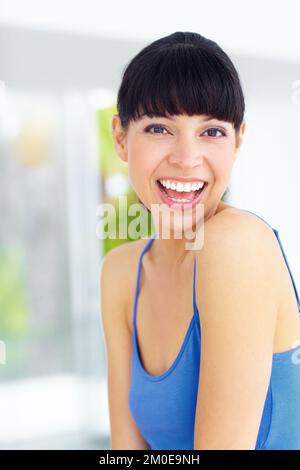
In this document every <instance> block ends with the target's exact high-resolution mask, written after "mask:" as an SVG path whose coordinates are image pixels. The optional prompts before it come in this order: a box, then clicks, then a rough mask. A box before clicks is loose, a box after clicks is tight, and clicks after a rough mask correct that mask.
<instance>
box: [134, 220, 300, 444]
mask: <svg viewBox="0 0 300 470" xmlns="http://www.w3.org/2000/svg"><path fill="white" fill-rule="evenodd" d="M246 212H250V211H246ZM255 215H256V214H255ZM257 217H259V216H257ZM259 218H260V219H262V218H261V217H259ZM262 220H263V219H262ZM264 222H265V221H264ZM266 223H267V222H266ZM268 225H269V224H268ZM272 230H273V231H274V233H275V235H276V238H277V240H278V242H279V245H280V248H281V251H282V254H283V257H284V260H285V263H286V265H287V268H288V271H289V274H290V277H291V280H292V283H293V287H294V292H295V295H296V299H297V303H298V310H299V312H300V304H299V297H298V293H297V289H296V286H295V282H294V279H293V276H292V273H291V270H290V267H289V264H288V261H287V258H286V255H285V253H284V250H283V247H282V244H281V241H280V239H279V235H278V231H277V230H276V229H273V228H272ZM155 238H156V234H154V235H152V237H151V238H150V239H149V241H148V243H147V244H146V246H145V247H144V249H143V250H142V252H141V254H140V257H139V263H138V273H137V282H136V290H135V298H134V307H133V330H132V331H133V332H132V346H133V347H132V360H131V382H130V389H129V394H128V402H129V408H130V412H131V415H132V417H133V419H134V420H135V422H136V424H137V426H138V428H139V430H140V432H141V434H142V436H143V437H144V439H145V440H146V441H147V443H148V445H149V447H150V449H162V450H181V449H184V450H192V449H194V422H195V413H196V404H197V392H198V378H199V366H200V353H201V326H200V316H199V311H198V308H197V305H196V293H195V275H196V258H194V276H193V292H192V295H193V310H194V313H193V316H192V319H191V321H190V323H189V326H188V329H187V331H186V334H185V337H184V340H183V343H182V345H181V348H180V350H179V352H178V354H177V357H176V359H175V360H174V362H173V363H172V365H171V366H170V367H169V368H168V369H167V370H166V371H165V372H164V373H162V374H160V375H155V376H153V375H150V374H148V373H147V371H146V370H145V369H144V367H143V365H142V361H141V356H140V350H139V345H138V340H137V330H136V317H137V301H138V293H139V283H140V275H141V267H142V257H143V255H144V253H145V252H146V251H147V250H148V248H149V247H150V246H151V244H152V243H153V241H154V239H155ZM267 449H269V450H271V449H272V450H288V449H300V346H296V347H295V348H292V349H289V350H287V351H282V352H278V353H274V354H273V360H272V370H271V376H270V382H269V386H268V390H267V394H266V399H265V404H264V408H263V413H262V418H261V422H260V426H259V431H258V436H257V440H256V446H255V450H267Z"/></svg>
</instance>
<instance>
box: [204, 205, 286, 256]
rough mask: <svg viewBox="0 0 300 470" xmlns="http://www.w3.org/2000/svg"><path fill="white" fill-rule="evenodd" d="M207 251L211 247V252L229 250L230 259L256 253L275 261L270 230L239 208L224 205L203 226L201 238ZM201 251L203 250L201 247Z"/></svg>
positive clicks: (275, 242) (271, 230)
mask: <svg viewBox="0 0 300 470" xmlns="http://www.w3.org/2000/svg"><path fill="white" fill-rule="evenodd" d="M205 234H207V237H206V240H205V241H206V242H207V245H208V246H209V248H211V247H212V245H214V248H215V249H220V250H222V249H224V248H225V249H226V250H229V249H230V248H231V249H232V252H231V253H230V255H231V256H234V254H236V255H241V254H242V253H241V252H239V251H238V250H240V249H241V248H243V247H244V248H247V249H246V250H244V251H243V255H244V256H247V255H248V256H250V255H251V254H253V251H252V250H257V252H258V251H259V250H261V251H263V252H264V253H265V256H267V255H268V254H269V255H270V256H271V255H275V256H277V260H279V253H280V252H279V251H278V242H277V240H276V236H275V234H274V231H273V229H272V227H271V226H270V225H269V224H267V222H265V221H264V220H262V219H261V218H259V217H258V216H256V215H255V214H252V213H249V212H247V211H244V210H242V209H239V208H236V207H233V206H228V207H226V208H225V209H223V210H222V211H220V212H218V213H217V214H215V215H214V216H213V217H211V218H210V219H208V221H207V222H206V223H205V227H204V237H205ZM204 251H205V247H204Z"/></svg>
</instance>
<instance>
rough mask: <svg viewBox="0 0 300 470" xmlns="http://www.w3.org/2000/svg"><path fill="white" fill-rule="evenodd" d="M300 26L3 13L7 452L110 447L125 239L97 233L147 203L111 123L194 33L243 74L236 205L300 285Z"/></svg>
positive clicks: (124, 5) (204, 8)
mask: <svg viewBox="0 0 300 470" xmlns="http://www.w3.org/2000/svg"><path fill="white" fill-rule="evenodd" d="M299 13H300V6H299V2H297V1H296V0H295V1H291V0H289V1H285V2H284V4H282V2H278V3H275V2H274V1H273V2H270V1H264V2H258V1H257V2H253V1H252V2H249V1H248V2H244V3H243V5H241V4H239V3H238V2H236V1H233V0H232V1H231V0H227V2H221V1H215V2H213V4H210V3H207V2H202V1H201V0H200V1H199V0H198V1H188V2H186V3H185V4H184V5H183V4H182V3H181V2H179V1H174V0H173V1H170V0H168V1H164V2H158V1H157V0H153V1H152V2H151V3H148V4H147V3H143V2H138V1H137V0H133V1H129V2H121V1H119V0H118V1H115V2H112V3H111V4H108V3H101V2H98V1H95V0H85V1H84V2H83V1H82V0H80V1H74V0H73V1H72V2H71V1H69V0H59V1H58V0H51V2H50V1H48V0H44V1H43V2H38V1H36V0H30V1H26V0H23V1H21V0H9V1H4V0H2V1H1V0H0V211H1V221H0V381H1V382H0V416H1V426H0V448H2V449H109V448H110V438H109V418H108V401H107V388H106V387H107V382H106V362H105V347H104V338H103V331H102V325H101V322H100V321H99V310H98V309H99V292H98V270H99V266H100V263H101V259H102V257H103V255H104V254H105V253H106V252H107V251H109V250H110V249H111V248H112V247H113V246H116V245H117V244H119V243H123V242H124V240H120V241H119V240H102V239H100V238H99V237H98V236H97V235H96V226H97V223H98V220H97V217H96V210H97V207H98V205H99V204H100V203H102V202H112V203H114V204H116V205H117V203H116V201H117V198H118V196H119V195H127V196H128V198H129V203H130V202H134V201H137V199H136V196H135V194H134V193H133V192H132V190H131V188H130V185H129V182H128V178H127V168H126V164H124V163H123V162H121V160H120V159H119V158H118V157H117V155H116V153H115V151H114V147H113V142H112V137H111V118H112V115H113V114H114V113H115V112H116V108H115V105H116V93H117V89H118V86H119V84H120V80H121V74H122V71H123V68H124V67H125V65H126V64H127V63H128V61H129V60H130V59H131V58H132V57H133V56H134V55H135V54H136V53H137V52H138V51H139V50H140V49H141V48H142V47H144V46H145V45H146V44H148V43H150V42H152V41H153V40H155V39H158V38H159V37H162V36H165V35H167V34H170V33H172V32H175V31H195V32H198V33H200V34H203V35H204V36H206V37H208V38H210V39H213V40H215V41H216V42H218V43H219V45H220V46H221V47H223V48H224V50H225V51H226V52H227V53H228V54H229V55H230V57H231V59H232V60H233V62H234V63H235V65H236V67H237V69H238V71H239V74H240V77H241V81H242V86H243V89H244V93H245V98H246V115H245V119H246V121H247V128H246V134H245V138H244V142H243V146H242V149H241V152H240V155H239V158H238V161H237V162H236V165H235V167H234V172H233V175H232V180H231V183H230V188H229V191H228V193H227V194H226V200H227V201H228V203H230V204H233V205H235V206H237V207H241V208H244V209H247V210H250V211H253V212H255V213H256V214H258V215H259V216H261V217H263V218H264V219H265V220H267V221H268V222H269V223H270V224H271V225H272V226H273V227H274V228H277V229H278V230H279V235H280V237H281V240H282V242H283V246H284V248H285V252H286V255H287V258H288V260H289V263H290V267H291V269H292V272H293V274H294V279H295V282H296V284H297V286H300V257H299V244H298V240H299V239H300V223H299V200H300V188H299V184H298V175H299V172H300V139H299V137H300V47H299V44H300V29H299V24H298V23H299V17H300V15H299ZM125 222H126V221H124V220H119V219H118V224H123V223H125ZM133 295H134V294H133Z"/></svg>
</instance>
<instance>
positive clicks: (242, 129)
mask: <svg viewBox="0 0 300 470" xmlns="http://www.w3.org/2000/svg"><path fill="white" fill-rule="evenodd" d="M245 128H246V122H245V121H243V122H242V124H241V126H240V130H239V133H238V135H237V138H236V147H235V154H236V157H237V154H238V152H239V150H240V148H241V145H242V142H243V136H244V133H245Z"/></svg>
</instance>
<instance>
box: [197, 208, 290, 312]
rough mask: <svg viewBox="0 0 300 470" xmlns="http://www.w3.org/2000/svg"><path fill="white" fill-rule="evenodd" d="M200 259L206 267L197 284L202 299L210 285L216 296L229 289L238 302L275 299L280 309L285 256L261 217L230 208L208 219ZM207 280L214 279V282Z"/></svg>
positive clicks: (231, 295)
mask: <svg viewBox="0 0 300 470" xmlns="http://www.w3.org/2000/svg"><path fill="white" fill-rule="evenodd" d="M197 259H198V261H197V264H198V263H199V264H200V266H201V265H202V267H203V269H202V273H201V272H200V273H199V279H200V280H199V283H198V285H197V289H198V297H199V299H201V298H203V297H205V296H207V289H208V288H209V289H210V290H211V292H212V293H213V292H214V293H215V295H217V294H220V293H222V292H223V293H224V294H225V292H226V290H228V291H227V293H228V295H230V297H231V299H233V298H234V296H235V301H236V302H238V301H240V302H245V300H246V297H247V295H248V296H249V297H251V296H252V297H253V298H256V299H257V298H260V299H261V302H264V303H268V302H270V299H272V302H273V307H274V309H273V310H274V311H277V309H278V305H279V303H280V292H281V287H280V285H281V284H280V282H281V276H280V267H281V266H282V257H281V252H280V248H279V246H278V242H277V240H276V236H275V233H274V231H273V230H272V227H271V226H270V225H268V224H267V223H266V222H264V221H263V220H262V219H260V218H259V217H258V216H256V215H254V214H252V213H248V212H245V211H243V210H241V209H237V208H234V207H229V208H225V209H224V210H222V211H220V212H218V213H217V214H216V215H214V216H213V217H212V218H210V219H208V221H207V222H206V223H205V226H204V244H203V247H202V248H201V250H200V251H199V252H197ZM207 279H213V280H214V282H213V285H211V286H210V285H209V284H208V283H207V281H206V280H207ZM246 286H248V287H246ZM246 291H247V292H246ZM229 293H230V294H229ZM212 295H213V294H212ZM242 296H244V300H243V299H242ZM221 303H222V302H221ZM220 308H221V304H220ZM266 310H267V308H266Z"/></svg>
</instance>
